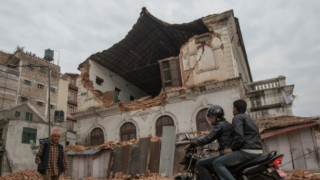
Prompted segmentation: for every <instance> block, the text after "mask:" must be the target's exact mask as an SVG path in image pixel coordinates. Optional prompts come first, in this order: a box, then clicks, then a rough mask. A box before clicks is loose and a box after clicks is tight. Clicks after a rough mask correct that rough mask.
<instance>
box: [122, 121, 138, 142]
mask: <svg viewBox="0 0 320 180" xmlns="http://www.w3.org/2000/svg"><path fill="white" fill-rule="evenodd" d="M120 139H121V141H129V140H131V139H137V132H136V126H135V125H134V124H133V123H131V122H127V123H124V124H123V125H122V126H121V128H120Z"/></svg>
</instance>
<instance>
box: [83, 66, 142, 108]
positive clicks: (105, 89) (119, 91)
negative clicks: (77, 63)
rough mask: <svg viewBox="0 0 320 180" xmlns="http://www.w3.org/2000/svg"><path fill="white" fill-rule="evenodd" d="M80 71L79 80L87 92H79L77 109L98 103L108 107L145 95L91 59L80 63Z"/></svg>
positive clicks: (97, 104)
mask: <svg viewBox="0 0 320 180" xmlns="http://www.w3.org/2000/svg"><path fill="white" fill-rule="evenodd" d="M80 71H81V75H80V78H81V80H80V81H81V84H82V85H83V87H84V89H86V91H87V92H84V91H83V90H81V92H79V93H80V95H79V96H78V97H79V98H78V102H79V107H78V110H79V111H82V110H85V109H88V108H90V107H92V106H99V105H103V106H104V107H109V106H110V105H111V104H113V103H117V102H128V101H130V100H133V99H138V98H140V97H143V96H146V95H147V93H145V92H144V91H142V90H141V89H139V88H137V87H136V86H134V85H133V84H132V83H130V82H128V81H126V80H125V79H123V78H122V77H120V76H119V75H117V74H115V73H113V72H111V71H110V70H108V69H107V68H104V67H103V66H101V65H100V64H98V63H96V62H94V61H92V60H88V61H86V63H84V64H82V67H81V69H80ZM80 89H81V88H80ZM85 93H87V94H85ZM87 101H88V103H87ZM95 101H97V102H95ZM80 102H82V103H84V104H81V103H80Z"/></svg>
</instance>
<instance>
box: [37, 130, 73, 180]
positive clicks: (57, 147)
mask: <svg viewBox="0 0 320 180" xmlns="http://www.w3.org/2000/svg"><path fill="white" fill-rule="evenodd" d="M59 139H60V130H59V129H54V130H53V131H52V133H51V137H50V142H45V143H44V144H43V145H41V146H40V149H39V151H38V153H37V155H36V159H35V162H36V164H38V172H39V173H40V174H42V177H43V179H44V180H59V176H60V175H61V174H62V173H64V172H67V163H66V158H65V153H64V151H63V146H62V145H61V144H59ZM64 174H65V176H66V175H67V173H64Z"/></svg>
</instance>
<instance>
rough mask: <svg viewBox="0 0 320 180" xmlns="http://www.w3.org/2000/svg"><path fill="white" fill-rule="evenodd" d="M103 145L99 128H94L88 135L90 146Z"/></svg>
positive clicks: (102, 136)
mask: <svg viewBox="0 0 320 180" xmlns="http://www.w3.org/2000/svg"><path fill="white" fill-rule="evenodd" d="M103 143H104V135H103V131H102V129H101V128H94V129H93V130H92V131H91V133H90V145H91V146H97V145H100V144H103Z"/></svg>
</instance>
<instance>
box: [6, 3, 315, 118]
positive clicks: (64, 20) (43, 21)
mask: <svg viewBox="0 0 320 180" xmlns="http://www.w3.org/2000/svg"><path fill="white" fill-rule="evenodd" d="M143 6H145V7H146V8H147V9H148V10H149V12H150V13H151V14H153V15H154V16H156V17H157V18H159V19H161V20H163V21H165V22H168V23H172V24H180V23H188V22H190V21H193V20H196V19H198V18H200V17H204V16H207V15H210V14H217V13H221V12H224V11H227V10H230V9H233V10H234V14H235V16H236V17H238V18H239V21H240V27H241V31H242V35H243V39H244V43H245V47H246V51H247V55H248V59H249V65H250V68H251V73H252V77H253V80H254V81H259V80H264V79H269V78H275V77H278V76H279V75H284V76H286V77H287V79H286V80H287V84H294V85H295V88H294V94H295V95H296V96H297V98H296V99H295V101H294V103H293V113H294V115H296V116H318V115H320V113H319V111H318V110H319V105H320V103H319V101H320V98H319V95H318V93H319V89H320V70H319V69H320V61H319V58H318V56H319V55H320V43H319V42H320V36H319V35H318V34H317V33H319V30H320V20H319V19H320V1H319V0H308V1H303V0H290V1H288V0H268V1H265V0H264V1H262V0H254V1H248V0H228V1H226V0H175V1H173V0H45V1H44V0H27V1H26V0H1V4H0V23H1V26H0V49H1V50H2V51H5V52H9V53H12V52H13V51H14V50H15V49H16V47H17V46H20V47H25V51H29V52H33V53H35V54H36V55H37V56H39V57H43V55H44V50H45V49H47V48H51V49H54V50H55V61H56V62H57V61H58V60H59V65H60V66H61V70H62V72H63V73H65V72H72V73H79V72H78V70H77V67H78V65H79V64H80V63H81V62H83V61H84V60H85V59H86V58H87V57H89V56H90V55H91V54H93V53H96V52H99V51H102V50H105V49H108V48H109V47H111V46H112V45H113V44H115V43H117V42H119V41H120V40H122V39H123V38H124V37H125V36H126V34H127V33H128V32H129V31H130V30H131V28H132V26H133V25H134V24H135V23H136V21H137V19H138V17H139V13H140V12H141V8H142V7H143Z"/></svg>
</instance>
